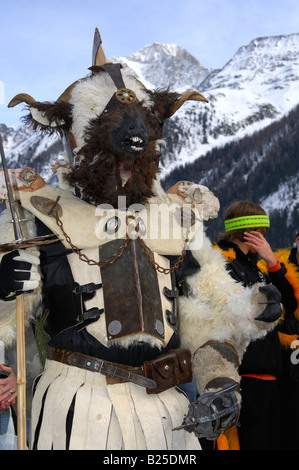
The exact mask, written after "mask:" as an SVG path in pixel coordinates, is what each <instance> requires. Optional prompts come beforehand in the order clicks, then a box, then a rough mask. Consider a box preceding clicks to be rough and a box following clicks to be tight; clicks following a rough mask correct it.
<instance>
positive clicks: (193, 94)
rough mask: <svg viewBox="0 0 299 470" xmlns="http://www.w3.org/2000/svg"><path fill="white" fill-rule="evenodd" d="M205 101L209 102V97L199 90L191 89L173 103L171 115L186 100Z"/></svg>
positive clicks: (170, 110)
mask: <svg viewBox="0 0 299 470" xmlns="http://www.w3.org/2000/svg"><path fill="white" fill-rule="evenodd" d="M189 100H191V101H205V102H206V103H208V102H209V100H207V98H205V97H204V96H203V95H202V94H200V93H199V92H198V91H189V92H187V93H184V94H183V95H182V96H181V97H180V98H178V99H176V100H175V102H174V103H173V104H172V106H171V107H170V109H169V117H170V116H173V114H174V113H176V112H177V111H178V109H180V107H181V106H182V105H183V104H184V103H185V102H186V101H189Z"/></svg>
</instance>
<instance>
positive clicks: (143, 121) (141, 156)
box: [66, 103, 162, 207]
mask: <svg viewBox="0 0 299 470" xmlns="http://www.w3.org/2000/svg"><path fill="white" fill-rule="evenodd" d="M161 132H162V126H161V123H160V122H159V120H158V118H157V116H156V115H155V114H153V113H152V112H151V110H150V109H148V108H146V107H144V106H143V105H142V103H133V104H129V105H124V104H120V105H119V106H117V107H116V108H115V109H113V110H112V111H109V112H108V113H102V115H101V116H99V117H98V118H96V119H94V120H92V121H90V124H89V127H88V128H87V129H86V132H85V136H84V140H85V142H86V144H85V145H84V146H83V147H82V148H81V149H80V152H79V156H80V158H81V159H82V161H81V164H80V166H79V167H77V168H75V169H74V170H72V171H71V172H70V173H69V174H68V175H66V180H67V181H68V183H69V184H70V185H71V186H77V187H79V188H80V189H81V191H82V193H83V195H84V197H85V198H87V199H88V200H89V201H91V202H93V203H94V204H97V205H98V204H102V203H108V204H111V205H113V206H114V207H117V204H118V197H119V196H125V197H126V205H127V207H128V206H130V205H131V204H134V203H139V204H143V203H145V202H146V201H147V199H148V198H150V197H151V196H153V192H152V185H153V180H154V178H155V177H156V175H157V173H158V171H159V170H158V163H159V154H158V153H157V149H156V140H157V139H160V138H161ZM124 174H127V177H128V175H129V177H128V179H127V181H126V182H124V181H122V175H124Z"/></svg>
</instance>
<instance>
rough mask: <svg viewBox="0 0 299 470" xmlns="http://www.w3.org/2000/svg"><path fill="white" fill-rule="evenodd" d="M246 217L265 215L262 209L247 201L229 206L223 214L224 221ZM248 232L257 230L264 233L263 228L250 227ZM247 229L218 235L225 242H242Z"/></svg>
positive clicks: (264, 229)
mask: <svg viewBox="0 0 299 470" xmlns="http://www.w3.org/2000/svg"><path fill="white" fill-rule="evenodd" d="M246 215H267V214H266V212H265V211H264V209H263V208H262V207H261V206H258V205H257V204H254V203H253V202H248V201H237V202H234V203H233V204H232V205H230V206H229V207H228V208H227V209H226V211H225V213H224V220H229V219H235V218H236V217H245V216H246ZM250 230H258V231H260V232H261V233H263V234H264V233H265V232H266V230H267V229H266V228H265V227H252V228H251V229H250ZM247 231H248V230H247V229H244V228H243V229H239V230H233V231H232V232H224V233H220V234H219V238H220V239H225V240H227V241H232V240H233V239H237V240H240V241H243V235H244V232H247Z"/></svg>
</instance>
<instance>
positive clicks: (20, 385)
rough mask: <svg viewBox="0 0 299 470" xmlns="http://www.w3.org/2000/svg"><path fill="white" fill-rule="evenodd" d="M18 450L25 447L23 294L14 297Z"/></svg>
mask: <svg viewBox="0 0 299 470" xmlns="http://www.w3.org/2000/svg"><path fill="white" fill-rule="evenodd" d="M16 322H17V392H18V397H17V411H18V414H17V423H18V433H17V435H18V439H17V442H18V450H25V449H26V440H27V439H26V354H25V309H24V294H20V295H18V296H17V297H16Z"/></svg>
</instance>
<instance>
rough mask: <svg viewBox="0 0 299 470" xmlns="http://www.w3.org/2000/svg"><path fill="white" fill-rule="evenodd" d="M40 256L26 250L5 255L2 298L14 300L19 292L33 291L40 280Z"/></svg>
mask: <svg viewBox="0 0 299 470" xmlns="http://www.w3.org/2000/svg"><path fill="white" fill-rule="evenodd" d="M38 265H39V258H38V256H35V255H33V254H32V253H30V252H28V251H26V250H21V249H20V250H15V251H12V252H11V253H8V254H7V255H4V256H3V258H2V260H1V265H0V298H1V299H2V300H12V299H14V298H15V297H16V295H18V293H19V294H20V293H23V292H28V291H33V290H34V289H35V288H36V287H37V286H38V283H39V281H40V274H39V272H38Z"/></svg>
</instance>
